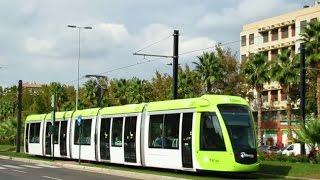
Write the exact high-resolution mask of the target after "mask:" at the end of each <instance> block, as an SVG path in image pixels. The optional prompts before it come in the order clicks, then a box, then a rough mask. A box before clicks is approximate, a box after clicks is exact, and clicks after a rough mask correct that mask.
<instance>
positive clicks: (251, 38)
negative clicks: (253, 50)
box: [249, 34, 254, 45]
mask: <svg viewBox="0 0 320 180" xmlns="http://www.w3.org/2000/svg"><path fill="white" fill-rule="evenodd" d="M252 44H254V34H250V35H249V45H252Z"/></svg>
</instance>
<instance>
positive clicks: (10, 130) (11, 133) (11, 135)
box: [0, 119, 17, 144]
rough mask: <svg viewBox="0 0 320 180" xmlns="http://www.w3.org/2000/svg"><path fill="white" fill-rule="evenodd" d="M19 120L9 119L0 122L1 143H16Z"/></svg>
mask: <svg viewBox="0 0 320 180" xmlns="http://www.w3.org/2000/svg"><path fill="white" fill-rule="evenodd" d="M16 129H17V121H16V120H15V119H9V120H7V121H4V122H2V123H1V124H0V144H14V143H15V138H16Z"/></svg>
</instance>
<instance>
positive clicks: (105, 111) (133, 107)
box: [99, 103, 145, 116]
mask: <svg viewBox="0 0 320 180" xmlns="http://www.w3.org/2000/svg"><path fill="white" fill-rule="evenodd" d="M144 106H145V103H142V104H128V105H124V106H113V107H105V108H102V109H101V110H100V111H99V114H100V115H101V116H103V115H113V114H129V113H141V112H142V110H143V108H144Z"/></svg>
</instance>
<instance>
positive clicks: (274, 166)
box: [260, 161, 320, 178]
mask: <svg viewBox="0 0 320 180" xmlns="http://www.w3.org/2000/svg"><path fill="white" fill-rule="evenodd" d="M260 173H265V174H274V175H282V176H296V177H308V178H320V164H310V163H289V162H280V161H263V162H262V163H261V168H260Z"/></svg>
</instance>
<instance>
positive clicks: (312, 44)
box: [301, 20, 320, 117]
mask: <svg viewBox="0 0 320 180" xmlns="http://www.w3.org/2000/svg"><path fill="white" fill-rule="evenodd" d="M301 36H302V42H303V43H304V44H305V47H306V54H307V63H309V65H311V66H314V67H316V68H317V69H320V22H319V21H318V20H317V21H315V22H312V23H309V25H308V26H307V27H306V28H305V31H304V33H303V34H301ZM317 112H318V117H319V116H320V71H317Z"/></svg>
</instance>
